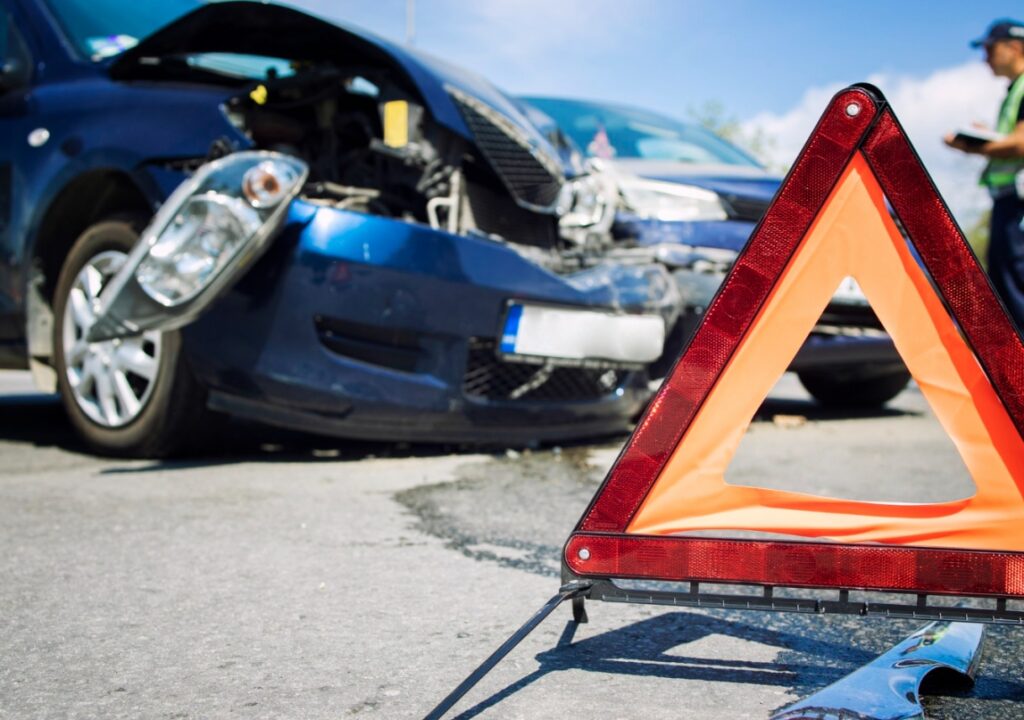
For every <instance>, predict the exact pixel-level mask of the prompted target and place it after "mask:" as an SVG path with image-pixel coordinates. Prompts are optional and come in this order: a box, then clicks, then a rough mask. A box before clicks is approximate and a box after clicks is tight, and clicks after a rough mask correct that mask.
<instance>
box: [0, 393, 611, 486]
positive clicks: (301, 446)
mask: <svg viewBox="0 0 1024 720" xmlns="http://www.w3.org/2000/svg"><path fill="white" fill-rule="evenodd" d="M209 435H210V437H207V438H206V439H205V441H204V442H203V443H202V445H201V446H200V447H198V448H193V449H192V450H190V451H189V452H188V453H187V454H184V455H182V456H180V457H176V458H170V459H161V460H153V461H152V463H151V464H150V465H144V466H141V467H140V466H139V465H138V464H137V461H134V462H133V463H132V464H131V465H130V466H126V467H110V468H106V469H104V470H101V471H100V472H101V473H103V474H122V473H132V474H137V473H144V472H150V471H166V470H175V469H182V470H187V469H192V468H201V467H210V466H217V465H229V464H234V463H241V462H268V463H273V462H288V463H294V462H310V463H315V462H339V461H356V460H364V459H374V458H396V459H401V458H429V457H440V456H445V455H459V454H480V453H485V454H502V455H503V454H504V453H505V452H506V451H507V450H508V449H509V448H506V447H504V446H498V445H495V444H493V443H491V444H469V443H465V444H454V443H407V442H385V441H371V440H347V439H344V438H337V437H331V436H319V435H313V434H310V433H303V432H297V431H291V430H286V429H282V428H275V427H272V426H269V425H261V424H259V423H252V422H247V421H242V420H233V419H230V418H219V419H217V421H215V422H214V423H213V427H212V429H211V430H210V433H209ZM609 440H618V441H620V442H621V441H623V440H625V436H624V435H620V436H613V437H611V438H609V437H608V436H604V437H602V438H596V439H595V438H591V439H586V440H579V441H573V442H568V443H538V444H536V445H535V446H532V447H535V448H545V447H553V446H555V445H559V446H561V447H575V446H587V445H590V444H593V443H595V442H608V441H609ZM0 442H14V443H21V444H25V445H31V446H34V447H38V448H56V449H60V450H63V451H66V452H70V453H76V454H83V455H95V454H96V453H95V451H94V450H93V449H91V448H90V447H89V446H88V445H87V444H86V443H85V442H83V441H82V440H81V439H80V438H79V436H78V434H77V433H76V432H75V430H74V428H73V427H72V425H71V423H70V421H69V420H68V418H67V415H66V414H65V412H64V408H63V406H62V405H61V403H60V399H59V398H58V397H57V396H56V395H44V394H19V395H0ZM511 447H512V448H513V449H518V450H522V449H524V448H523V446H521V445H513V446H511ZM513 452H515V450H513Z"/></svg>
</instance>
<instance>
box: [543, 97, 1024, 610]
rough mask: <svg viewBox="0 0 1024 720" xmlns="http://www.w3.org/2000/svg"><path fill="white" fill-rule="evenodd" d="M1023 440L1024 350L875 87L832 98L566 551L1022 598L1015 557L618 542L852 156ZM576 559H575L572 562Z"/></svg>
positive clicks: (647, 567)
mask: <svg viewBox="0 0 1024 720" xmlns="http://www.w3.org/2000/svg"><path fill="white" fill-rule="evenodd" d="M858 153H859V154H860V155H862V156H863V158H864V159H865V160H866V162H867V164H868V166H869V167H870V169H871V171H872V172H873V173H874V175H875V178H876V179H877V181H878V184H879V186H880V187H881V188H882V191H883V192H884V194H885V196H886V198H887V199H888V201H889V203H890V204H891V206H892V208H893V210H894V211H895V213H896V215H897V216H898V218H899V220H900V221H901V222H902V224H903V227H904V229H905V231H906V234H907V236H908V238H909V241H910V243H911V244H912V245H913V247H914V248H915V249H916V251H917V253H918V254H919V256H920V259H921V262H922V264H923V266H924V268H925V269H926V271H927V272H928V274H929V275H930V278H931V280H932V283H933V284H934V286H935V289H936V290H937V292H938V294H939V296H940V297H941V299H942V301H943V302H944V303H945V305H946V308H947V309H948V311H949V314H950V316H951V318H952V319H953V320H954V321H955V322H956V324H957V326H958V327H959V329H960V331H961V333H962V335H963V338H964V339H965V341H966V343H967V345H968V346H969V347H970V349H971V350H973V352H974V354H975V356H976V358H977V360H978V362H979V364H980V365H981V368H982V370H983V371H984V373H985V375H987V377H988V379H989V381H990V383H991V385H992V388H993V389H994V390H995V391H996V393H997V395H998V396H999V399H1000V400H1001V401H1002V403H1003V405H1004V407H1005V410H1006V414H1007V416H1008V417H1009V419H1010V421H1011V422H1012V424H1013V426H1014V427H1015V428H1016V431H1017V433H1018V434H1020V435H1021V437H1024V344H1022V342H1021V338H1020V336H1019V335H1018V334H1017V332H1016V330H1015V329H1014V326H1013V323H1012V322H1011V321H1010V319H1009V317H1008V316H1007V314H1006V311H1005V310H1004V309H1003V306H1002V304H1001V303H1000V301H999V300H998V299H997V297H996V296H995V293H994V292H993V290H992V287H991V285H990V284H989V281H988V278H987V277H986V276H985V274H984V272H983V271H982V269H981V268H980V266H979V265H978V262H977V260H976V258H975V257H974V254H973V252H972V251H971V250H970V248H969V246H968V245H967V242H966V240H965V239H964V236H963V234H962V233H961V231H960V229H959V227H958V226H957V224H956V222H955V221H954V220H953V218H952V216H951V214H950V212H949V209H948V208H947V207H946V205H945V203H944V202H943V200H942V198H941V197H940V196H939V193H938V191H937V190H936V188H935V185H934V184H933V182H932V180H931V178H930V177H929V176H928V173H927V171H926V170H925V168H924V166H923V165H922V163H921V161H920V159H919V158H918V156H917V154H916V152H915V151H914V149H913V147H912V146H911V145H910V142H909V140H908V139H907V137H906V134H905V133H904V131H903V129H902V127H901V126H900V124H899V122H898V120H897V119H896V117H895V115H894V114H893V112H892V110H891V109H890V107H889V106H888V103H887V102H886V100H885V98H884V97H883V95H882V94H881V92H880V91H878V90H877V88H874V87H872V86H869V85H854V86H852V87H850V88H847V89H846V90H843V91H841V92H840V93H838V94H837V95H836V96H835V97H834V98H833V99H832V102H831V103H830V105H829V107H828V108H827V109H826V111H825V113H824V115H823V116H822V118H821V120H820V121H819V122H818V125H817V127H816V128H815V130H814V132H813V134H812V135H811V137H810V139H809V140H808V141H807V144H806V145H805V146H804V148H803V150H802V151H801V153H800V155H799V157H798V158H797V161H796V163H795V164H794V166H793V168H792V170H791V171H790V173H789V175H788V176H787V177H786V179H785V181H784V182H783V184H782V187H781V188H780V189H779V192H778V193H777V194H776V196H775V199H774V201H773V202H772V204H771V206H770V208H769V209H768V212H767V213H766V215H765V216H764V218H763V219H762V221H761V223H760V224H759V225H758V227H757V228H756V229H755V231H754V233H753V235H752V236H751V239H750V241H749V242H748V244H747V246H746V247H745V249H744V250H743V252H742V253H741V254H740V256H739V257H738V258H737V260H736V263H735V265H734V266H733V269H732V271H731V272H730V273H729V275H728V276H727V278H726V279H725V281H724V282H723V284H722V287H721V288H720V290H719V293H718V295H717V296H716V297H715V299H714V301H713V302H712V303H711V305H710V307H709V308H708V311H707V313H706V315H705V317H704V320H703V322H702V323H701V325H700V327H699V328H698V330H697V332H696V334H695V335H694V337H693V339H692V340H691V341H690V344H689V345H688V346H687V348H686V350H685V352H684V353H683V355H682V357H681V358H680V359H679V361H678V362H677V364H676V366H675V367H674V369H673V370H672V372H671V373H670V375H669V377H668V378H667V379H666V381H665V383H664V384H663V385H662V387H661V389H660V390H659V392H658V393H657V395H656V396H655V398H654V400H653V401H652V402H651V405H650V406H649V408H648V410H647V412H646V413H645V415H644V417H643V418H642V419H641V421H640V423H639V424H638V426H637V428H636V430H635V431H634V433H633V436H632V437H631V438H630V440H629V441H628V443H627V444H626V446H625V448H624V449H623V451H622V453H621V454H620V456H619V458H618V460H617V461H616V463H615V464H614V466H613V467H612V469H611V470H610V471H609V474H608V477H607V478H606V479H605V481H604V484H603V485H602V486H601V489H600V490H599V491H598V492H597V494H596V495H595V496H594V498H593V500H592V501H591V504H590V506H589V507H588V509H587V510H586V512H585V513H584V515H583V517H582V518H581V519H580V521H579V523H578V524H577V526H576V529H575V530H574V531H573V533H572V535H570V537H569V539H568V541H567V542H566V545H565V548H564V551H563V558H564V562H565V564H566V567H567V569H568V570H569V571H570V572H571V573H572V574H574V575H575V576H577V577H580V578H604V579H611V578H624V579H625V578H629V579H652V580H665V581H699V582H722V583H756V584H763V585H778V586H793V587H818V588H847V589H866V590H888V591H902V592H916V593H937V594H942V593H946V594H957V595H995V596H1021V597H1024V552H1021V553H1018V552H995V551H983V550H963V549H944V548H932V547H929V548H924V547H913V546H905V545H886V544H844V543H835V542H811V541H774V540H772V541H762V540H738V539H717V538H708V537H687V536H685V535H654V536H652V535H639V534H630V533H627V528H628V527H629V525H630V522H631V520H632V519H633V517H634V516H635V515H636V514H637V512H638V510H639V509H640V507H641V505H642V504H643V502H644V500H645V498H646V497H647V495H648V493H649V492H650V490H651V488H652V486H653V485H654V484H655V482H656V481H657V479H658V478H659V476H660V474H661V472H662V470H663V469H664V467H665V466H666V464H667V463H668V461H669V459H670V457H671V456H672V454H673V453H674V452H675V450H676V448H677V446H678V445H679V444H680V442H681V441H682V440H683V438H684V436H685V435H686V433H687V431H688V429H689V428H690V426H691V423H693V421H694V419H695V417H696V416H697V414H698V411H699V410H700V408H701V406H702V405H703V403H704V401H705V400H706V399H707V397H708V395H709V394H710V393H711V391H712V389H713V387H714V386H715V383H716V382H717V381H718V379H719V377H720V376H721V375H722V373H723V371H724V370H725V368H726V366H727V364H728V363H729V361H730V358H731V357H732V356H733V354H734V352H735V351H736V349H737V347H738V346H739V344H740V343H741V341H742V340H743V338H744V337H745V336H746V334H747V332H748V330H750V328H751V326H752V324H753V322H754V320H755V318H756V317H757V315H758V313H759V311H760V309H761V308H762V306H764V304H765V303H766V302H767V300H768V298H769V295H770V294H771V292H772V290H773V288H774V287H775V285H776V283H777V282H779V279H780V277H781V276H782V274H783V272H784V270H785V268H786V267H787V265H788V263H789V261H790V259H791V258H792V257H793V255H794V253H795V252H796V250H797V248H798V246H799V245H800V242H801V240H802V239H803V238H804V236H805V234H806V233H807V232H808V231H809V229H810V228H811V225H812V223H813V222H814V220H815V218H816V217H817V216H818V214H819V212H821V210H822V208H823V206H824V205H825V203H826V200H827V198H828V197H829V195H830V193H831V192H832V190H833V188H834V187H835V186H836V184H837V182H838V181H839V179H840V177H841V176H842V175H843V173H844V171H845V170H846V168H847V167H848V165H849V164H850V163H851V162H852V161H853V159H854V156H855V155H857V154H858ZM581 551H582V552H581Z"/></svg>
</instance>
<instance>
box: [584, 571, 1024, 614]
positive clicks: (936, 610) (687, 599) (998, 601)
mask: <svg viewBox="0 0 1024 720" xmlns="http://www.w3.org/2000/svg"><path fill="white" fill-rule="evenodd" d="M576 580H582V578H576ZM591 582H592V586H591V588H590V591H589V592H588V594H587V596H588V597H590V598H591V599H593V600H602V601H605V602H620V603H639V604H642V605H671V606H675V607H698V608H709V609H717V610H766V611H775V612H798V613H806V614H810V615H860V616H862V617H890V618H900V619H913V620H944V621H957V622H971V623H989V624H998V625H1024V611H1020V610H1009V609H1008V608H1007V600H1008V598H974V597H970V596H956V598H955V600H966V599H971V600H981V601H983V602H986V603H988V604H989V607H963V606H961V605H956V606H954V605H939V604H936V603H935V602H931V601H929V598H930V597H931V598H935V597H939V596H930V595H926V594H914V595H911V597H912V598H913V599H914V600H913V602H906V603H900V602H895V603H894V602H870V601H868V600H856V601H855V600H852V599H851V598H850V593H851V592H860V591H858V590H857V589H856V588H844V589H839V590H834V589H832V590H829V589H814V588H812V589H810V592H814V591H815V590H817V592H820V593H821V594H822V597H785V596H780V595H779V594H778V590H779V588H777V587H775V586H772V585H746V586H744V587H749V588H751V590H752V591H753V592H751V593H750V594H740V593H735V594H734V593H719V592H707V591H705V590H702V589H701V583H699V582H691V583H689V587H688V590H686V591H676V590H666V589H660V588H659V589H647V588H646V587H633V586H629V585H628V584H626V583H628V582H629V581H621V582H622V583H623V584H616V582H615V581H613V580H607V579H602V580H592V581H591ZM645 584H647V585H655V586H656V585H658V583H650V582H648V583H645ZM666 585H667V583H666ZM757 591H760V592H759V593H758V592H757ZM803 592H808V590H806V589H803ZM825 593H837V596H832V597H826V596H824V595H825ZM864 594H869V593H867V592H865V593H864ZM904 594H905V593H904ZM890 595H891V594H890ZM942 597H948V596H942ZM581 602H582V600H581Z"/></svg>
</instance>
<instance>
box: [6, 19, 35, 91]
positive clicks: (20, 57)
mask: <svg viewBox="0 0 1024 720" xmlns="http://www.w3.org/2000/svg"><path fill="white" fill-rule="evenodd" d="M31 73H32V58H31V56H30V55H29V52H28V46H27V45H26V44H25V40H24V39H23V38H22V36H21V33H20V32H18V28H17V27H15V25H14V21H13V20H12V19H11V16H10V15H8V14H7V11H6V10H4V9H3V8H2V7H0V92H3V91H6V90H11V89H13V88H18V87H24V86H25V85H28V81H29V79H30V77H31Z"/></svg>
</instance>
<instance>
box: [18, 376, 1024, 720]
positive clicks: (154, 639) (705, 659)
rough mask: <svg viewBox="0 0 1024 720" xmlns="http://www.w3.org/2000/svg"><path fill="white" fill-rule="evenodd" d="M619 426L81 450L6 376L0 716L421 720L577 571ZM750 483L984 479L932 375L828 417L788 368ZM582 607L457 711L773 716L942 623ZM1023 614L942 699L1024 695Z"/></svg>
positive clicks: (964, 701)
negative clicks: (591, 432)
mask: <svg viewBox="0 0 1024 720" xmlns="http://www.w3.org/2000/svg"><path fill="white" fill-rule="evenodd" d="M623 440H624V438H620V439H618V440H614V441H605V442H602V443H599V444H595V445H588V444H578V445H574V446H566V447H561V448H543V449H538V450H533V451H525V450H523V451H516V452H510V453H498V454H473V453H468V452H452V450H451V449H450V448H444V447H430V446H426V447H421V446H412V447H409V446H392V445H387V444H371V443H344V442H341V441H338V440H324V439H317V438H308V437H297V436H291V435H282V434H278V433H271V432H269V431H260V430H256V429H253V428H244V429H242V430H240V431H237V432H236V433H235V434H234V435H233V436H232V437H231V438H230V441H229V442H227V444H225V445H223V446H221V447H219V448H218V449H217V450H215V451H214V452H213V453H211V454H210V455H208V456H203V457H199V458H193V459H190V460H182V461H176V462H163V463H154V462H147V461H121V460H111V459H107V458H97V457H93V456H90V455H88V454H86V453H84V452H83V450H82V448H81V447H80V446H79V445H78V444H77V442H76V441H75V439H74V438H73V436H72V435H71V432H70V428H69V427H68V425H67V423H66V421H65V420H64V418H63V415H62V413H61V411H60V408H59V406H57V405H56V404H55V403H54V402H53V401H52V399H50V398H47V397H43V396H38V395H33V394H32V393H31V391H30V389H29V388H28V385H27V383H26V380H25V377H24V376H23V375H22V374H19V373H0V458H2V459H3V462H2V463H0V717H2V718H8V717H10V718H97V717H103V718H220V717H225V718H230V717H240V718H339V717H364V716H365V717H380V718H415V717H422V716H423V715H424V714H426V713H427V712H428V711H429V710H430V709H431V708H432V707H433V706H434V704H436V703H437V702H438V701H439V700H440V699H441V698H442V697H443V696H444V695H445V694H446V693H447V692H448V691H449V690H450V689H452V688H453V687H454V686H455V685H456V684H458V682H460V681H461V680H462V679H463V678H464V677H465V675H466V674H468V672H469V671H470V670H472V669H473V668H474V667H475V666H476V665H477V664H478V663H479V662H481V661H482V660H483V659H484V658H485V657H486V656H487V655H488V654H489V653H490V652H491V651H492V650H493V649H495V648H496V647H497V646H498V645H499V644H501V642H503V641H504V640H505V639H506V638H507V637H508V635H509V634H510V633H511V632H512V631H513V630H514V629H515V628H516V627H518V626H519V625H520V624H521V623H522V622H523V621H525V620H526V619H527V618H528V617H529V616H530V615H531V614H532V613H533V612H534V611H535V610H536V609H537V608H538V607H540V605H541V604H542V603H543V602H544V601H545V600H547V599H548V598H549V597H550V596H551V595H553V594H554V592H555V591H556V590H557V586H558V578H557V575H558V567H559V565H558V556H559V551H560V548H561V545H562V543H563V542H564V541H565V538H566V536H567V535H568V533H569V531H570V530H571V529H572V526H573V525H574V524H575V522H576V520H577V519H578V517H579V515H580V513H581V512H582V510H583V509H584V507H585V506H586V504H587V503H588V502H589V500H590V498H591V496H592V495H593V493H594V492H595V490H596V489H597V486H598V485H599V483H600V481H601V480H602V479H603V477H604V473H605V471H606V469H607V467H608V466H609V465H610V464H611V462H612V461H613V460H614V458H615V456H616V454H617V453H618V450H619V448H620V446H621V443H622V441H623ZM729 473H730V474H729V480H730V481H735V482H743V483H752V484H759V485H771V486H777V487H793V488H801V489H814V490H815V491H817V492H826V493H835V494H841V495H843V496H846V497H858V498H864V499H878V500H881V499H885V500H914V499H930V500H936V499H948V498H953V497H962V496H964V495H965V494H969V493H970V492H971V487H972V485H971V482H970V480H969V478H967V475H966V470H965V469H964V468H963V464H962V463H961V462H960V460H959V457H958V456H957V455H956V453H955V451H954V450H953V447H952V445H951V443H950V442H949V440H948V439H947V438H946V437H945V435H944V434H943V433H942V430H941V428H939V427H938V425H937V423H936V422H935V420H934V418H933V417H932V416H931V414H930V412H929V411H928V408H927V405H926V403H925V402H924V400H923V398H922V397H921V395H920V394H919V393H918V392H917V391H915V390H913V389H912V390H908V391H907V392H905V393H904V394H903V395H901V396H900V397H899V398H898V399H897V401H896V402H895V403H893V404H892V406H891V407H890V409H889V410H887V411H885V412H882V413H876V414H871V415H858V416H849V415H846V416H842V415H835V414H828V413H823V412H822V411H820V410H819V409H818V408H817V407H816V406H815V405H813V404H812V403H811V402H809V401H808V399H807V397H806V395H804V394H803V393H802V391H801V390H800V389H799V388H798V387H796V386H795V384H794V383H792V382H791V381H790V382H787V381H785V380H784V381H783V383H781V384H780V386H779V387H778V388H776V391H774V392H773V394H772V396H771V397H770V399H769V400H768V401H767V402H766V403H765V405H764V406H763V407H762V408H761V411H760V412H759V414H758V417H757V418H755V421H754V423H753V424H752V425H751V428H750V431H749V432H748V434H747V436H746V437H745V439H744V441H743V443H742V445H741V447H740V451H739V453H738V455H737V457H736V459H735V461H734V463H733V465H732V466H731V467H730V470H729ZM588 612H589V614H590V620H591V622H590V623H588V624H586V625H582V626H579V627H575V626H573V625H572V624H571V623H569V622H568V620H569V612H568V610H567V609H565V608H560V609H559V610H557V611H556V612H555V614H554V615H553V616H552V617H551V618H549V619H548V620H547V621H546V622H545V623H544V624H543V625H541V626H540V628H539V629H538V630H537V631H536V632H535V633H534V634H533V635H531V636H530V637H529V638H528V639H527V640H525V641H524V643H523V644H522V645H521V646H520V647H519V648H517V649H516V650H515V651H514V652H513V653H512V654H511V655H510V656H509V657H508V659H506V660H505V661H504V662H503V663H501V664H500V665H499V666H498V667H497V669H496V670H495V671H494V672H493V673H492V674H491V675H489V676H488V677H487V678H485V679H484V681H483V682H481V684H480V685H479V686H477V687H476V688H475V689H474V690H473V691H472V692H471V693H470V694H469V695H468V696H467V697H466V698H465V699H464V700H463V701H462V702H460V703H459V704H458V705H457V706H456V708H455V710H454V712H453V714H452V717H460V718H471V717H494V718H499V717H500V718H563V717H567V716H570V715H577V714H581V713H586V714H594V713H600V714H601V715H602V716H605V717H609V718H645V719H646V718H651V719H657V718H678V717H691V716H699V717H705V718H722V719H723V720H724V719H725V718H730V719H735V718H766V717H768V716H769V715H770V714H771V713H772V712H774V711H776V710H779V709H781V708H783V707H785V706H786V705H788V704H790V703H792V702H795V701H796V700H798V699H800V698H801V697H804V696H806V695H808V694H810V693H813V692H815V691H816V690H818V689H821V688H823V687H825V686H826V685H828V684H829V683H832V682H834V681H836V680H838V679H840V678H841V677H843V676H844V675H845V674H847V673H849V672H851V671H853V670H855V669H856V668H857V667H859V666H860V665H862V664H864V663H866V662H868V661H870V660H871V659H873V658H874V657H875V656H876V655H878V654H879V653H881V652H884V651H885V650H886V649H888V648H889V647H890V646H892V645H893V644H895V643H896V642H898V641H899V640H900V639H901V638H902V637H904V636H905V635H906V634H908V633H910V632H911V631H913V630H914V629H916V628H917V627H919V626H920V625H921V623H919V622H910V621H883V620H877V619H869V620H865V619H860V618H848V617H839V616H815V617H808V616H803V615H792V614H768V613H757V612H722V611H719V612H702V611H695V610H675V609H666V608H657V607H646V606H627V605H611V604H609V605H602V604H595V603H590V604H589V605H588ZM1022 637H1024V631H1022V630H1020V629H1016V628H1008V627H995V628H992V629H991V630H990V632H989V639H988V641H987V643H986V646H985V655H984V659H983V662H982V665H981V670H980V674H979V677H978V682H977V684H976V685H975V687H974V688H973V689H972V690H970V691H968V692H964V691H963V690H962V689H961V690H958V689H956V688H953V687H945V688H944V687H939V688H936V690H938V691H939V692H948V693H951V694H947V695H945V696H928V697H926V708H927V710H928V713H929V717H933V718H965V717H971V718H1019V717H1022V716H1024V705H1022V704H1021V703H1022V701H1024V681H1022V679H1021V673H1020V657H1021V648H1022V645H1021V638H1022Z"/></svg>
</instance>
